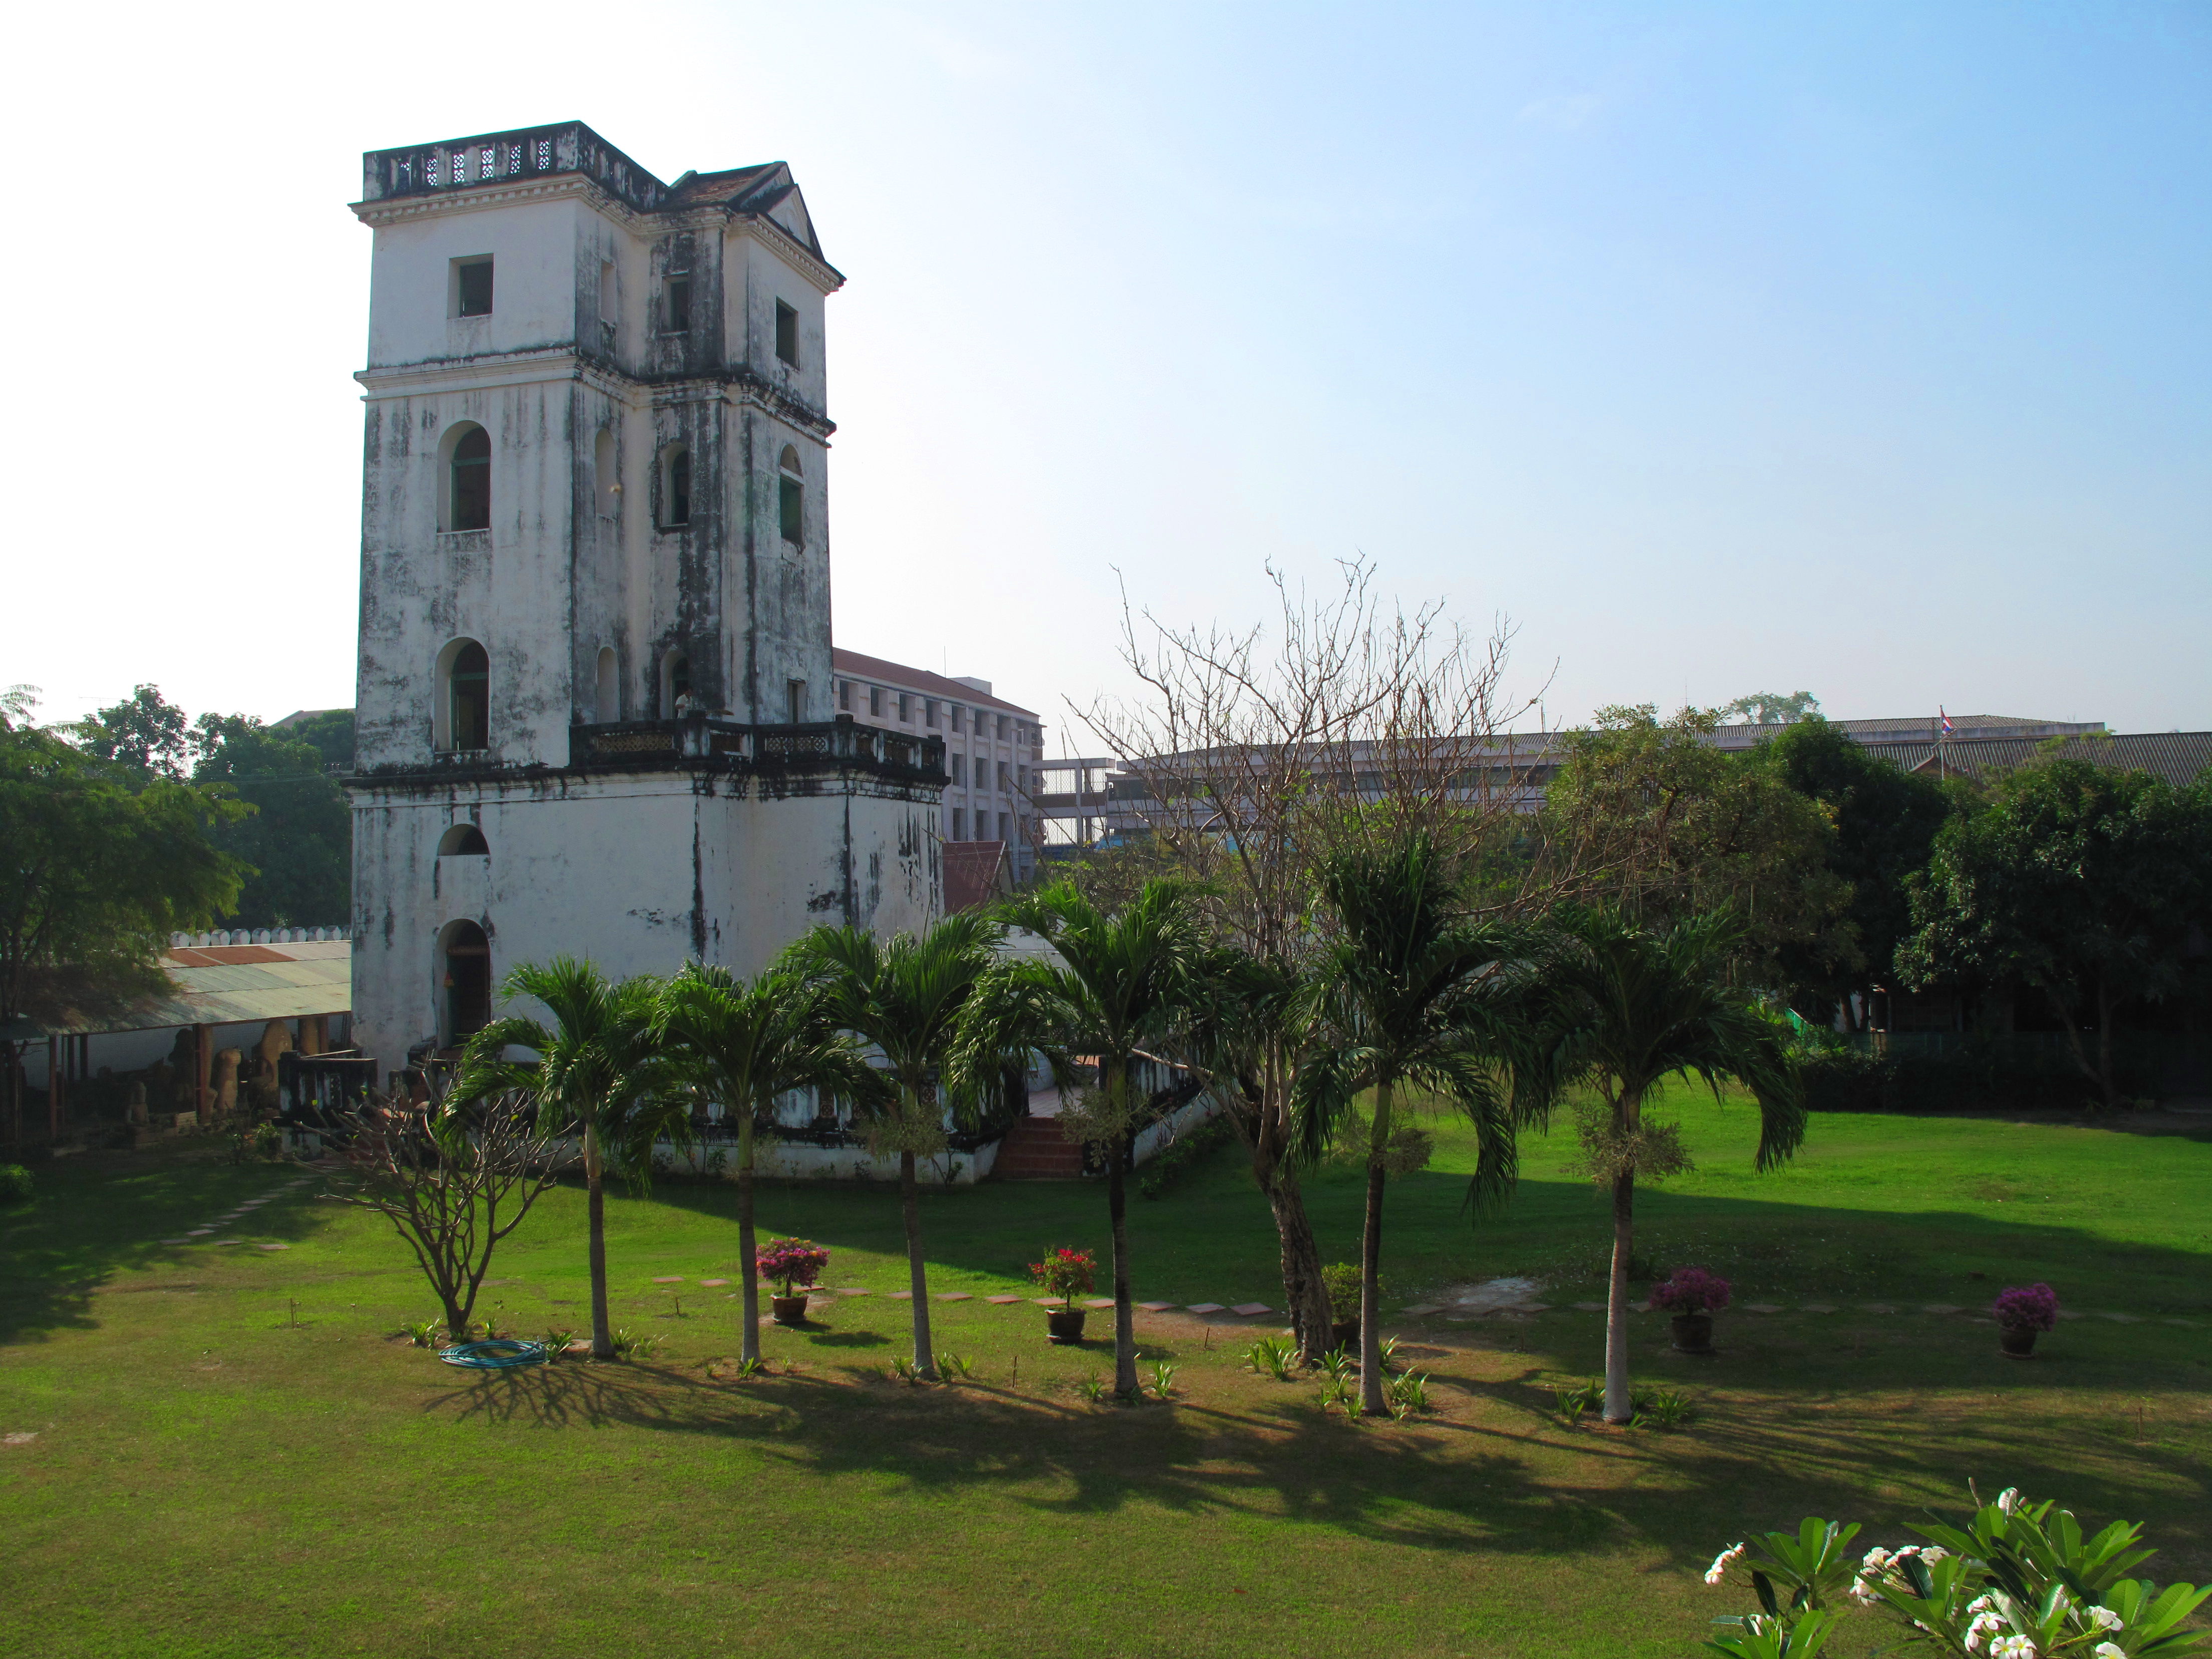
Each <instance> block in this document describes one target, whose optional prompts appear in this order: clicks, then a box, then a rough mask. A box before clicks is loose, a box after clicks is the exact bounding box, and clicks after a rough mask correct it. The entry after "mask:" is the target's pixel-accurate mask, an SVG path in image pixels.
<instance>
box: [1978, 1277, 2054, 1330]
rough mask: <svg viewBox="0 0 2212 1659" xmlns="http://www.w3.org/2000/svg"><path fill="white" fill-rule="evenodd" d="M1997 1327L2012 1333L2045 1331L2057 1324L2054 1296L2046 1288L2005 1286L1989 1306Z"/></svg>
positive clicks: (2046, 1286)
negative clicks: (2003, 1327) (1998, 1325)
mask: <svg viewBox="0 0 2212 1659" xmlns="http://www.w3.org/2000/svg"><path fill="white" fill-rule="evenodd" d="M1990 1312H1991V1313H1993V1314H1995V1315H1996V1321H1997V1323H1998V1324H2000V1325H2002V1326H2005V1327H2007V1328H2008V1329H2011V1330H2015V1331H2047V1330H2049V1329H2050V1328H2051V1327H2052V1326H2053V1325H2056V1324H2057V1322H2058V1292H2057V1291H2054V1290H2052V1289H2051V1286H2050V1285H2043V1284H2036V1285H2007V1286H2006V1287H2005V1288H2004V1289H2003V1290H2002V1291H1998V1292H1997V1299H1996V1301H1995V1302H1992V1303H1991V1304H1990Z"/></svg>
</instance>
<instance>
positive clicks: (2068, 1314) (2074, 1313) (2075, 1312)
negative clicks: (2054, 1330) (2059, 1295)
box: [2058, 1308, 2088, 1319]
mask: <svg viewBox="0 0 2212 1659" xmlns="http://www.w3.org/2000/svg"><path fill="white" fill-rule="evenodd" d="M2058 1316H2059V1317H2060V1318H2061V1319H2087V1317H2088V1315H2087V1314H2085V1313H2083V1312H2082V1311H2081V1310H2080V1309H2079V1308H2061V1309H2060V1310H2058Z"/></svg>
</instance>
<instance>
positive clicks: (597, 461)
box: [592, 427, 622, 519]
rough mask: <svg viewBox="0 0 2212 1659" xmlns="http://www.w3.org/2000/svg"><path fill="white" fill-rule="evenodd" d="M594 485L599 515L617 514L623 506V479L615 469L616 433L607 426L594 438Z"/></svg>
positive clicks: (610, 515)
mask: <svg viewBox="0 0 2212 1659" xmlns="http://www.w3.org/2000/svg"><path fill="white" fill-rule="evenodd" d="M592 491H593V494H594V495H597V497H598V499H599V516H600V517H601V518H603V519H611V518H614V517H616V516H617V513H618V510H619V509H620V507H621V506H622V481H621V479H620V478H619V477H617V474H616V471H615V435H614V434H613V433H611V432H610V431H608V430H607V429H606V428H605V427H601V428H599V436H598V437H596V438H594V439H592Z"/></svg>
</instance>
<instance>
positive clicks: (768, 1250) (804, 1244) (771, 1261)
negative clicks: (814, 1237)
mask: <svg viewBox="0 0 2212 1659" xmlns="http://www.w3.org/2000/svg"><path fill="white" fill-rule="evenodd" d="M753 1266H754V1267H757V1268H758V1269H759V1271H760V1275H761V1277H762V1278H763V1279H775V1280H777V1281H778V1282H779V1283H781V1285H782V1286H783V1291H782V1292H781V1293H782V1294H783V1295H785V1296H789V1295H791V1294H792V1292H793V1287H794V1286H796V1287H798V1288H799V1289H801V1290H804V1289H805V1288H807V1287H808V1286H810V1285H812V1284H813V1283H814V1281H815V1280H816V1279H819V1278H821V1277H822V1270H823V1268H824V1267H828V1266H829V1251H827V1250H825V1249H823V1248H822V1247H821V1246H820V1245H819V1244H816V1243H812V1242H811V1241H810V1240H807V1239H804V1238H771V1239H770V1240H769V1242H768V1243H765V1244H763V1246H761V1248H760V1249H757V1250H756V1251H755V1252H754V1253H753Z"/></svg>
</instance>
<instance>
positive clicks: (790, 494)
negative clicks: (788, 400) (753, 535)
mask: <svg viewBox="0 0 2212 1659" xmlns="http://www.w3.org/2000/svg"><path fill="white" fill-rule="evenodd" d="M776 475H777V476H776V481H775V511H776V520H777V523H778V524H779V525H780V526H781V529H782V531H783V538H784V540H786V541H787V542H789V543H790V544H792V545H793V546H794V547H804V546H805V545H806V482H805V477H804V475H803V474H801V473H800V471H799V450H798V448H797V447H796V446H795V445H792V444H786V445H785V446H784V447H783V453H782V455H781V457H780V458H778V459H777V461H776Z"/></svg>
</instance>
